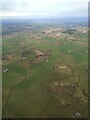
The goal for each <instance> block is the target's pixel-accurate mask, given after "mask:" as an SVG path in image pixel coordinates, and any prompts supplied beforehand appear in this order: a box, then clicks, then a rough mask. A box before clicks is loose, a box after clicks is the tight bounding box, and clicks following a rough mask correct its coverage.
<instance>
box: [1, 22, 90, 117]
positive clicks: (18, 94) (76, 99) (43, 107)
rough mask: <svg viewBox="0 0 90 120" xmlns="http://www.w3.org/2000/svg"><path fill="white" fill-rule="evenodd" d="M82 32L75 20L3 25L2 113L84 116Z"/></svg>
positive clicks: (85, 56)
mask: <svg viewBox="0 0 90 120" xmlns="http://www.w3.org/2000/svg"><path fill="white" fill-rule="evenodd" d="M87 34H88V33H87V27H86V26H80V25H78V26H75V25H74V26H73V28H72V27H70V26H69V27H68V26H67V25H66V26H65V25H64V26H63V25H56V24H45V23H42V24H40V23H33V24H30V25H27V24H20V26H19V27H17V25H16V24H14V25H12V24H11V25H10V24H8V25H6V26H4V27H3V36H2V86H3V94H2V95H3V117H4V118H72V117H78V116H75V113H79V114H80V116H79V117H81V118H87V117H88V100H90V96H89V95H88V72H89V71H88V35H87Z"/></svg>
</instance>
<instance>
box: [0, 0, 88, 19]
mask: <svg viewBox="0 0 90 120" xmlns="http://www.w3.org/2000/svg"><path fill="white" fill-rule="evenodd" d="M1 4H2V9H1V10H0V11H2V13H1V12H0V16H4V17H7V16H8V17H10V16H25V17H26V16H30V17H31V16H61V17H65V16H68V17H70V16H87V12H88V0H74V1H73V0H3V1H1Z"/></svg>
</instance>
